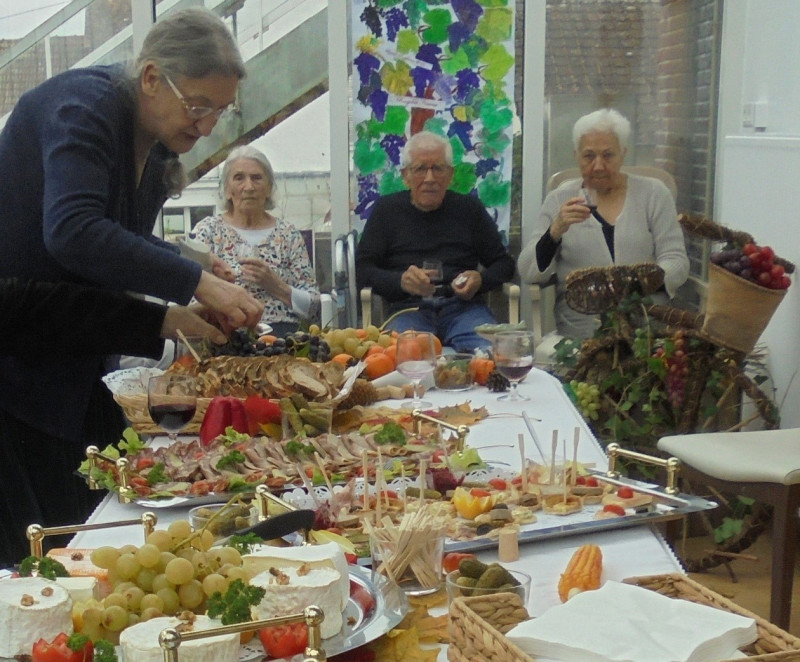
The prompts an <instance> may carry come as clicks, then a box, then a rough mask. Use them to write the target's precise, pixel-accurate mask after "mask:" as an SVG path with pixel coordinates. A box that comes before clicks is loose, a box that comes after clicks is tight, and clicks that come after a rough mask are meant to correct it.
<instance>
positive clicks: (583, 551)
mask: <svg viewBox="0 0 800 662" xmlns="http://www.w3.org/2000/svg"><path fill="white" fill-rule="evenodd" d="M602 572H603V553H602V552H601V551H600V548H599V547H598V546H597V545H581V546H580V547H578V549H576V550H575V553H574V554H573V555H572V558H571V559H570V560H569V563H568V564H567V569H566V570H565V571H564V574H562V575H561V579H559V580H558V596H559V597H560V598H561V602H566V601H567V600H568V599H569V598H571V597H572V596H573V595H576V594H577V593H581V592H582V591H591V590H594V589H596V588H600V575H601V574H602Z"/></svg>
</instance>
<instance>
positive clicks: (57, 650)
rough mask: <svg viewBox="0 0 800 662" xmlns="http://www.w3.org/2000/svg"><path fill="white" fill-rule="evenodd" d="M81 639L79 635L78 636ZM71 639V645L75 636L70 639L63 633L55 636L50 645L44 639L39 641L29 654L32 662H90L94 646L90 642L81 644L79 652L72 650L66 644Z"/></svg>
mask: <svg viewBox="0 0 800 662" xmlns="http://www.w3.org/2000/svg"><path fill="white" fill-rule="evenodd" d="M78 637H81V635H78ZM70 639H72V641H73V645H77V644H75V642H76V641H79V640H78V639H76V638H75V635H72V637H70V636H69V635H67V634H65V633H63V632H62V633H61V634H59V635H57V636H56V638H55V639H53V641H52V642H51V643H49V644H48V643H47V641H46V640H44V639H39V641H37V642H36V643H35V644H34V645H33V651H32V653H31V660H32V662H91V660H92V657H93V656H94V645H93V644H92V642H91V641H89V640H88V638H87V640H86V641H85V642H83V646H82V647H81V648H80V649H79V650H72V648H70V646H69V645H68V643H67V642H69V641H70Z"/></svg>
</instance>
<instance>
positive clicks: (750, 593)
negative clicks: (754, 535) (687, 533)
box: [688, 533, 800, 637]
mask: <svg viewBox="0 0 800 662" xmlns="http://www.w3.org/2000/svg"><path fill="white" fill-rule="evenodd" d="M709 546H710V545H709V541H708V539H702V538H693V539H690V540H689V541H688V549H689V550H690V554H691V555H692V557H698V556H700V555H701V553H702V550H703V549H706V548H708V547H709ZM745 553H746V554H751V555H753V556H757V557H758V561H745V560H741V559H740V560H736V561H734V562H733V564H732V567H733V570H734V573H735V574H736V578H737V579H738V581H737V582H736V583H734V582H732V581H731V578H730V575H729V574H728V571H727V570H726V569H725V566H719V567H718V568H715V569H714V570H711V571H709V572H706V573H695V574H692V575H690V576H691V577H692V579H694V580H695V581H697V582H699V583H701V584H703V585H704V586H707V587H708V588H710V589H711V590H713V591H716V592H717V593H719V594H720V595H723V596H725V597H726V598H728V599H730V600H733V601H734V602H736V603H737V604H739V605H741V606H742V607H744V608H745V609H749V610H750V611H752V612H753V613H755V614H758V615H759V616H763V617H764V618H767V619H768V618H769V596H770V573H771V568H772V562H771V556H772V550H771V546H770V538H769V534H768V533H764V534H762V535H761V536H760V537H759V539H758V540H757V541H756V543H755V544H754V545H753V546H752V547H750V549H748V550H747V551H746V552H745ZM792 596H793V600H792V620H791V626H790V628H789V632H791V633H792V634H794V635H796V636H799V637H800V554H798V557H797V558H796V559H795V573H794V585H793V591H792Z"/></svg>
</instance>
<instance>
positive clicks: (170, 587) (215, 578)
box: [72, 520, 249, 644]
mask: <svg viewBox="0 0 800 662" xmlns="http://www.w3.org/2000/svg"><path fill="white" fill-rule="evenodd" d="M213 542H214V535H213V534H212V533H211V532H210V531H208V530H203V531H202V532H201V533H199V534H198V535H195V533H194V532H193V531H192V528H191V525H190V523H189V522H188V521H186V520H179V521H176V522H173V523H171V524H170V525H169V527H168V528H166V529H158V530H156V531H153V532H152V533H151V534H150V535H149V536H148V537H147V541H146V542H145V543H144V544H143V545H140V546H136V545H125V546H123V547H112V546H103V547H98V548H97V549H95V550H93V551H92V553H91V557H90V558H91V561H92V563H93V564H94V565H96V566H97V567H98V568H102V569H104V570H106V571H108V583H109V584H110V586H111V593H109V594H108V595H107V596H106V597H104V598H103V599H102V600H95V599H91V600H88V601H86V602H76V603H75V604H74V605H73V612H72V617H73V623H74V625H75V629H76V631H79V632H82V633H83V634H85V635H86V636H88V637H89V638H90V639H92V641H96V640H98V639H106V640H108V641H110V642H111V643H113V644H116V643H118V642H119V633H120V632H121V631H122V630H124V629H125V628H126V627H128V626H130V625H134V624H136V623H139V622H141V621H146V620H149V619H151V618H156V617H158V616H171V615H174V614H178V613H180V612H182V611H184V610H188V611H193V612H195V613H204V612H205V609H206V605H207V602H208V599H209V598H210V597H211V596H212V595H213V594H214V593H216V592H220V593H223V594H224V593H225V591H226V590H227V589H228V586H230V584H231V583H232V582H233V581H235V580H237V579H239V580H241V581H242V582H244V583H245V584H247V583H248V581H249V578H248V574H247V571H246V570H245V569H244V568H243V567H242V556H241V554H240V552H239V550H237V549H236V548H234V547H224V546H223V547H214V548H213V549H212V547H211V545H212V544H213Z"/></svg>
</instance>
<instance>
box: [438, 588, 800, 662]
mask: <svg viewBox="0 0 800 662" xmlns="http://www.w3.org/2000/svg"><path fill="white" fill-rule="evenodd" d="M624 581H625V583H627V584H634V585H636V586H642V587H643V588H647V589H650V590H652V591H657V592H658V593H661V594H662V595H666V596H668V597H671V598H682V599H684V600H690V601H691V602H696V603H698V604H703V605H708V606H711V607H716V608H718V609H724V610H726V611H729V612H732V613H734V614H740V615H742V616H747V617H749V618H753V619H755V621H756V626H757V628H758V639H757V640H756V641H755V642H754V643H753V644H751V645H750V646H748V647H747V648H745V649H742V652H743V653H745V655H747V656H748V659H750V660H754V661H758V662H779V661H780V662H784V661H786V660H794V661H795V662H798V661H800V639H798V638H797V637H794V636H792V635H790V634H789V633H788V632H784V631H783V630H781V629H780V628H779V627H777V626H776V625H773V624H772V623H769V622H768V621H766V620H764V619H763V618H761V617H760V616H756V615H755V614H753V613H752V612H749V611H747V610H746V609H742V608H741V607H739V606H738V605H737V604H735V603H733V602H731V601H730V600H728V599H726V598H723V597H722V596H721V595H719V594H718V593H715V592H714V591H711V590H709V589H707V588H706V587H705V586H703V585H701V584H698V583H697V582H695V581H693V580H692V579H689V578H688V577H686V576H685V575H681V574H677V573H675V574H670V575H651V576H647V577H631V578H629V579H626V580H624ZM526 618H528V614H527V612H526V611H525V609H524V607H523V606H522V603H521V602H520V599H519V596H516V595H511V594H508V593H498V594H494V595H487V596H478V597H473V598H456V599H455V600H453V602H452V603H451V605H450V646H449V647H448V649H447V659H448V660H451V661H454V662H534V659H533V658H532V657H530V656H529V655H528V654H527V653H525V652H524V651H522V650H521V649H520V648H518V647H517V646H515V645H514V644H513V643H511V641H509V640H508V639H507V638H506V637H505V636H504V635H505V633H506V632H508V631H509V630H510V629H511V628H513V627H514V626H515V625H517V624H518V623H521V622H522V621H523V620H525V619H526ZM720 662H736V661H735V660H721V661H720Z"/></svg>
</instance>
